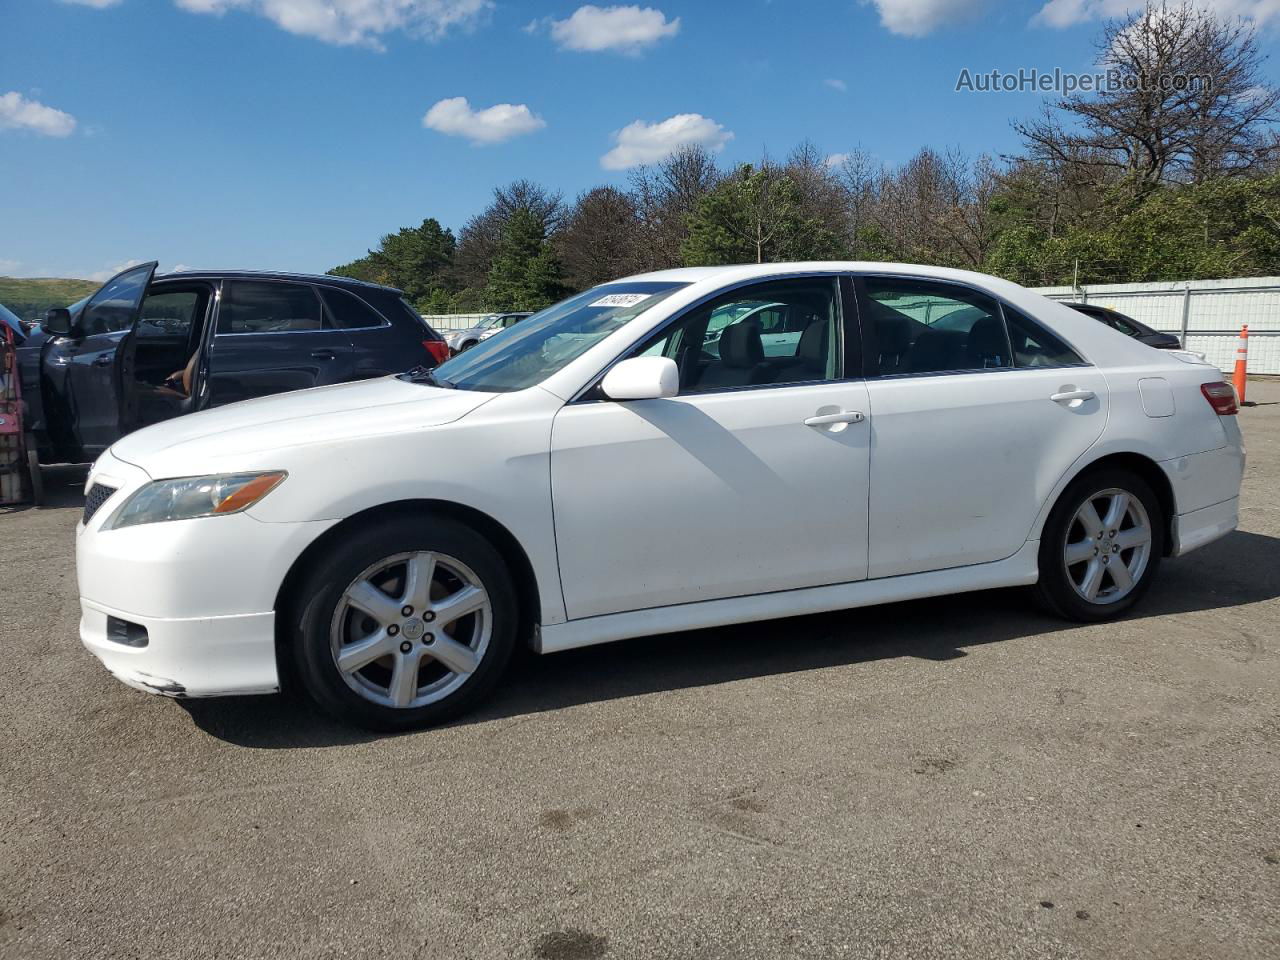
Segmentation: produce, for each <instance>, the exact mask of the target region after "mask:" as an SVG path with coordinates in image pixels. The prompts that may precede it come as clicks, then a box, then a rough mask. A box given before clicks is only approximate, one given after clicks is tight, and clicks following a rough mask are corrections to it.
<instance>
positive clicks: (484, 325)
mask: <svg viewBox="0 0 1280 960" xmlns="http://www.w3.org/2000/svg"><path fill="white" fill-rule="evenodd" d="M501 319H502V317H500V316H498V315H497V314H494V315H493V316H491V317H485V318H484V319H483V320H481V321H480V322H479V323H477V324H476V329H477V330H488V329H489V328H490V327H492V326H494V325H496V324H497V322H498V321H499V320H501Z"/></svg>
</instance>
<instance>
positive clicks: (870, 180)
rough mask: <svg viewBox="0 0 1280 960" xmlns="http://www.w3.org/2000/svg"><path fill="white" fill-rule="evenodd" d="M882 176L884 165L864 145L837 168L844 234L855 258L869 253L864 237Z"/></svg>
mask: <svg viewBox="0 0 1280 960" xmlns="http://www.w3.org/2000/svg"><path fill="white" fill-rule="evenodd" d="M883 175H884V166H883V164H881V163H879V162H877V161H876V160H875V159H874V158H873V157H872V156H871V154H869V153H867V152H866V151H865V150H863V149H862V148H861V147H858V148H855V149H854V150H852V151H850V152H849V153H847V154H845V157H844V159H843V160H842V161H841V162H840V165H839V167H838V168H837V170H836V180H837V182H838V183H839V185H840V187H841V189H842V191H843V193H844V202H843V209H844V214H845V221H846V225H845V234H846V236H847V237H848V242H849V252H850V255H851V256H853V257H855V258H858V257H862V256H865V255H866V252H867V251H865V250H864V249H863V246H864V239H863V238H864V234H865V233H866V231H867V229H868V228H869V227H870V226H871V224H872V223H873V214H874V212H875V209H876V205H877V202H878V198H879V190H878V186H879V184H880V182H881V181H882V179H883Z"/></svg>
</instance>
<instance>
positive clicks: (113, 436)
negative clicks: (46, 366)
mask: <svg viewBox="0 0 1280 960" xmlns="http://www.w3.org/2000/svg"><path fill="white" fill-rule="evenodd" d="M155 269H156V265H155V263H144V264H141V265H139V266H136V267H130V268H128V269H127V270H123V271H121V272H120V273H118V274H116V275H115V276H114V277H112V278H111V279H110V280H108V281H107V282H106V283H105V284H103V285H102V287H101V289H99V290H98V292H97V293H95V294H94V295H93V296H92V297H90V298H89V300H88V301H87V302H86V303H85V305H84V308H83V309H82V310H81V311H80V316H79V317H78V318H77V321H76V330H75V332H76V333H77V337H76V338H75V341H74V344H73V345H71V346H70V348H69V349H68V350H67V351H66V353H65V356H66V362H67V382H68V386H69V390H68V394H69V397H70V407H71V410H70V414H71V422H72V426H73V431H74V434H75V439H76V442H77V443H78V444H79V446H80V448H81V450H82V451H83V454H84V455H85V456H86V457H87V458H90V459H92V458H94V457H97V455H98V454H100V453H102V451H104V450H106V449H107V447H109V446H111V444H113V443H115V442H116V440H118V439H119V438H120V434H121V414H122V407H123V397H124V391H123V386H122V383H121V380H120V370H119V365H118V362H117V360H118V353H119V347H120V344H121V341H122V340H123V339H124V337H125V336H126V334H127V333H128V332H129V330H130V329H131V328H132V327H133V324H134V321H135V320H136V319H137V317H138V312H139V309H140V308H141V306H142V299H143V297H144V296H145V295H146V292H147V287H148V286H149V285H150V283H151V278H152V275H153V274H154V273H155Z"/></svg>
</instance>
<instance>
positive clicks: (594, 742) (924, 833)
mask: <svg viewBox="0 0 1280 960" xmlns="http://www.w3.org/2000/svg"><path fill="white" fill-rule="evenodd" d="M1250 395H1251V398H1252V399H1254V400H1256V401H1258V403H1259V405H1258V406H1255V407H1250V408H1247V409H1246V410H1244V411H1243V412H1242V414H1241V423H1242V426H1243V429H1244V431H1245V436H1246V442H1247V445H1248V450H1249V462H1248V471H1247V476H1246V480H1245V486H1244V495H1243V509H1242V514H1241V529H1240V530H1239V531H1238V532H1236V533H1235V534H1233V535H1231V536H1230V537H1228V538H1226V539H1224V540H1222V541H1220V542H1218V543H1216V544H1213V545H1211V546H1209V547H1206V548H1204V549H1203V550H1201V551H1198V552H1196V553H1194V554H1192V555H1190V556H1188V557H1186V558H1183V559H1180V560H1176V561H1172V562H1167V563H1166V564H1165V565H1164V566H1163V567H1162V569H1161V572H1160V579H1159V582H1158V583H1157V584H1156V585H1155V587H1154V589H1153V590H1152V592H1151V593H1150V595H1149V596H1148V598H1147V599H1146V601H1145V603H1144V604H1143V606H1142V607H1141V608H1140V609H1139V610H1137V611H1136V612H1134V613H1133V614H1132V615H1131V616H1130V617H1128V618H1127V619H1125V620H1123V621H1121V622H1119V623H1113V624H1105V625H1098V626H1087V627H1086V626H1078V625H1074V624H1068V623H1064V622H1062V621H1059V620H1055V619H1053V618H1052V617H1050V616H1048V615H1046V614H1044V613H1041V612H1040V611H1039V610H1038V609H1037V608H1036V607H1035V606H1034V605H1033V604H1032V603H1031V602H1030V601H1029V600H1028V598H1027V596H1026V594H1025V593H1023V592H1021V591H995V592H988V593H980V594H971V595H967V596H963V597H953V598H941V599H937V600H929V601H922V602H914V603H903V604H896V605H893V606H887V607H881V608H876V609H870V610H860V611H852V612H847V613H840V614H829V615H821V616H813V617H804V618H799V619H791V620H783V621H775V622H771V623H760V624H752V625H747V626H742V627H731V628H723V629H717V630H709V631H700V632H695V633H686V634H679V635H674V636H666V637H658V638H647V639H638V640H633V641H627V642H624V643H618V644H613V645H609V646H604V647H597V648H593V649H586V650H579V651H573V652H569V653H563V654H556V655H553V656H549V657H545V658H536V657H533V656H532V655H529V656H526V657H523V658H521V659H520V660H519V661H518V662H517V663H516V664H515V668H514V669H513V671H512V672H511V674H510V676H509V677H508V678H507V680H506V681H505V682H504V684H503V686H502V687H501V688H500V690H499V693H498V695H497V697H496V698H495V700H494V701H493V702H492V703H491V704H490V705H489V706H488V707H487V708H485V709H484V710H483V711H482V712H480V713H479V714H477V715H474V716H472V717H470V718H467V719H466V720H464V721H463V722H460V723H457V724H455V725H453V726H449V727H446V728H443V729H437V730H430V731H425V732H421V733H414V734H409V735H402V736H374V735H370V734H365V733H361V732H358V731H353V730H349V729H345V728H343V727H340V726H337V725H335V724H333V723H331V722H329V721H327V720H323V719H320V718H319V717H317V716H316V715H315V714H314V713H313V712H311V711H310V710H309V709H308V708H307V706H306V705H305V704H304V703H302V702H300V701H298V700H296V699H293V698H291V697H289V696H276V697H261V698H241V699H226V700H210V701H187V702H179V701H173V700H166V699H161V698H158V697H150V696H146V695H144V694H141V693H136V692H134V691H132V690H129V689H128V688H126V687H124V686H122V685H121V684H119V683H117V682H116V681H115V680H113V679H112V678H111V677H110V676H108V675H107V673H106V672H105V671H104V670H103V669H102V667H101V666H100V665H99V664H98V662H97V661H96V660H95V659H94V658H93V657H91V656H90V655H89V654H88V653H87V652H85V651H84V650H83V649H82V648H81V647H80V644H79V642H78V640H77V639H76V621H77V616H78V612H77V601H76V590H75V575H74V567H73V549H72V543H73V536H74V527H75V523H76V517H77V514H78V509H79V506H78V499H77V497H78V491H77V486H76V484H77V482H78V481H79V480H80V479H82V478H83V471H82V470H81V471H76V470H74V469H64V470H62V471H59V474H58V476H57V477H55V478H54V487H55V490H54V501H55V503H56V504H59V505H58V506H54V507H51V508H48V509H42V510H35V509H12V510H8V511H0V652H2V654H3V669H0V957H3V958H5V960H8V958H14V960H17V958H21V960H39V958H56V960H68V958H93V960H108V958H138V957H145V958H152V957H163V958H186V957H227V958H256V957H264V958H266V957H270V958H283V957H324V958H327V957H334V958H337V957H362V958H363V957H370V958H372V957H422V958H436V957H475V958H489V957H533V958H541V960H594V958H604V957H608V958H624V957H653V958H667V960H670V958H686V957H687V958H719V957H726V958H729V957H760V958H781V957H814V958H818V957H822V958H826V957H850V958H873V957H874V958H889V957H894V958H901V957H921V958H923V957H940V958H941V957H946V958H988V957H998V958H1019V957H1054V958H1057V957H1062V958H1073V957H1098V958H1108V960H1111V958H1122V957H1149V958H1153V960H1179V958H1277V957H1280V708H1278V707H1277V694H1278V693H1280V384H1277V383H1256V384H1251V385H1250ZM210 575H211V576H215V575H216V571H210Z"/></svg>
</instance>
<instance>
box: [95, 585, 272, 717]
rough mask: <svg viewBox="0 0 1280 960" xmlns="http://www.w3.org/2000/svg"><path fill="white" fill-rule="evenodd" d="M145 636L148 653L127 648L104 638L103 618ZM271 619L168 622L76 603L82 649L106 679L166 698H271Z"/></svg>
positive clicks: (262, 616) (264, 615) (254, 615)
mask: <svg viewBox="0 0 1280 960" xmlns="http://www.w3.org/2000/svg"><path fill="white" fill-rule="evenodd" d="M108 617H115V618H117V619H118V620H122V621H124V622H126V623H129V624H135V625H137V626H140V627H142V628H144V629H145V630H146V632H147V645H146V646H145V647H140V648H139V647H133V646H129V645H126V644H124V643H120V642H117V641H115V640H112V639H111V638H110V637H109V636H108V629H107V618H108ZM275 619H276V618H275V614H274V613H270V612H268V613H250V614H242V615H239V616H223V617H192V618H186V619H171V618H164V617H143V616H139V615H137V614H135V613H130V612H128V611H124V610H116V609H114V608H112V607H107V606H104V605H103V604H100V603H94V602H93V601H91V600H83V599H82V600H81V601H80V642H81V643H83V644H84V645H85V647H86V648H87V649H88V650H89V652H90V653H92V654H93V655H94V656H95V657H97V658H98V659H99V660H101V661H102V663H103V665H104V666H105V667H106V668H107V669H108V670H110V671H111V673H112V675H113V676H114V677H115V678H116V679H117V680H119V681H121V682H122V683H125V684H128V685H129V686H131V687H133V688H134V689H135V690H142V691H144V692H146V693H159V694H163V695H164V696H168V697H217V696H224V695H227V694H244V693H274V692H275V691H277V690H279V689H280V678H279V674H278V673H277V670H276V649H275Z"/></svg>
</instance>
